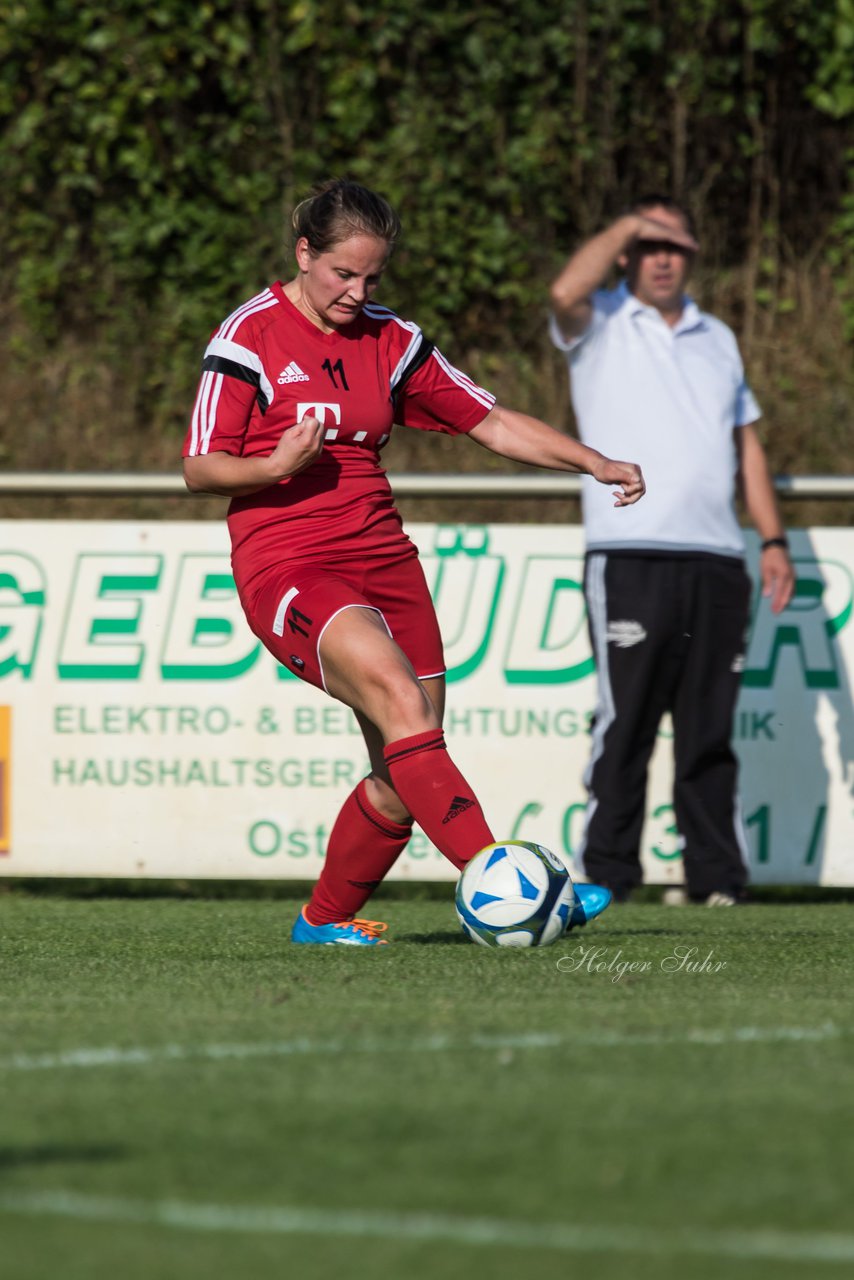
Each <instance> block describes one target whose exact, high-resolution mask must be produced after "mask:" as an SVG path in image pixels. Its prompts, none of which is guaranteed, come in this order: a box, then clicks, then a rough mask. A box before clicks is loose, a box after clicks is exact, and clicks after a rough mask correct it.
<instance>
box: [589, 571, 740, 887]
mask: <svg viewBox="0 0 854 1280" xmlns="http://www.w3.org/2000/svg"><path fill="white" fill-rule="evenodd" d="M584 590H585V598H586V600H587V614H588V625H589V628H590V638H591V643H592V645H593V652H594V655H595V658H596V666H597V675H598V702H597V707H596V715H595V719H594V726H593V742H592V751H591V758H590V763H589V765H588V769H587V773H586V776H585V782H586V784H587V789H588V807H587V817H586V828H585V836H584V842H583V847H582V849H581V851H580V852H581V857H582V860H583V865H584V869H585V871H586V872H587V874H588V875H589V877H590V878H591V879H592V880H594V881H597V882H599V883H604V884H606V885H609V886H610V887H611V888H612V889H614V890H615V891H616V892H617V893H618V894H619V893H620V892H621V891H624V890H628V889H630V888H632V887H633V886H634V885H636V884H639V883H640V881H641V866H640V840H641V831H642V827H643V820H644V807H645V799H646V784H647V768H648V765H649V759H650V756H651V754H652V749H653V747H654V745H655V738H656V733H657V730H658V726H659V722H660V720H661V717H662V715H663V714H664V712H665V711H669V712H671V714H672V718H673V754H674V790H673V804H674V810H675V816H676V824H677V827H678V829H679V834H680V837H681V840H682V844H683V857H684V864H685V878H686V884H687V888H688V891H689V893H690V894H691V895H692V896H697V897H706V896H707V895H708V894H710V893H713V892H716V891H721V892H725V893H732V894H737V893H738V891H739V890H740V889H741V888H742V887H743V886H744V884H745V883H746V881H747V871H746V867H745V861H744V849H745V846H744V835H743V830H742V826H741V819H740V816H739V810H738V803H737V800H738V797H737V775H738V764H737V761H736V758H735V755H734V753H733V750H732V747H731V736H732V721H733V712H734V710H735V703H736V699H737V697H738V689H739V678H740V675H739V673H740V671H741V668H742V665H743V659H744V650H745V635H746V629H747V621H748V615H749V605H750V580H749V578H748V577H747V574H746V572H745V570H744V567H743V565H742V564H741V562H740V561H738V560H731V559H727V558H724V557H720V558H717V557H713V556H706V557H699V556H698V557H690V556H643V555H632V554H618V553H613V552H609V553H604V552H591V553H590V554H589V555H588V557H587V562H586V567H585V579H584Z"/></svg>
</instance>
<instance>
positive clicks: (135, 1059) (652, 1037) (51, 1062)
mask: <svg viewBox="0 0 854 1280" xmlns="http://www.w3.org/2000/svg"><path fill="white" fill-rule="evenodd" d="M851 1034H852V1032H851V1030H850V1029H849V1028H846V1027H837V1026H835V1025H834V1024H833V1023H831V1022H828V1023H824V1024H823V1025H822V1026H818V1027H718V1028H715V1027H710V1028H702V1027H697V1028H694V1029H691V1028H688V1029H687V1030H685V1031H683V1032H666V1031H662V1032H656V1031H651V1032H644V1031H639V1032H620V1031H614V1032H608V1031H603V1032H593V1033H588V1034H585V1033H571V1032H551V1031H544V1032H529V1033H527V1034H523V1035H471V1036H451V1035H435V1036H413V1037H412V1039H408V1040H392V1039H382V1038H380V1039H377V1038H371V1039H358V1038H356V1037H353V1038H348V1039H330V1040H312V1039H309V1038H307V1037H302V1036H300V1037H297V1038H296V1039H294V1040H274V1041H271V1042H267V1043H265V1042H263V1041H262V1042H259V1043H255V1044H198V1045H180V1044H164V1045H154V1046H150V1047H145V1046H138V1047H130V1048H126V1049H122V1048H117V1047H115V1046H110V1045H107V1046H104V1047H102V1048H79V1049H66V1050H64V1051H62V1052H60V1053H15V1054H11V1055H10V1056H9V1057H6V1058H0V1073H5V1072H9V1071H24V1072H26V1071H55V1070H58V1069H61V1068H63V1067H81V1068H86V1067H135V1066H140V1067H147V1066H154V1065H157V1064H159V1063H164V1062H185V1061H188V1062H197V1061H199V1060H205V1059H207V1060H208V1061H212V1062H220V1061H227V1060H229V1059H238V1060H240V1059H245V1058H292V1057H307V1056H312V1055H315V1056H318V1057H338V1056H344V1055H346V1054H382V1055H384V1056H389V1055H391V1054H394V1053H421V1054H424V1053H464V1052H469V1051H472V1050H476V1051H478V1052H482V1051H484V1050H497V1051H499V1052H502V1051H503V1052H512V1051H513V1050H517V1049H518V1050H535V1049H561V1048H581V1049H584V1048H592V1049H623V1048H630V1047H631V1046H633V1045H649V1046H652V1047H658V1046H663V1047H667V1046H670V1045H692V1044H696V1045H702V1046H704V1047H709V1046H716V1045H737V1044H780V1043H787V1042H788V1043H821V1042H823V1041H827V1040H839V1039H841V1038H843V1037H844V1036H848V1035H851Z"/></svg>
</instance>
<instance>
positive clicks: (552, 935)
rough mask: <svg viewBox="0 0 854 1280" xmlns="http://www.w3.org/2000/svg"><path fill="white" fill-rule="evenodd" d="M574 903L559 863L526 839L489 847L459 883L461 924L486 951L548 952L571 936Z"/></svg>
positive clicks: (465, 870)
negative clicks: (535, 949)
mask: <svg viewBox="0 0 854 1280" xmlns="http://www.w3.org/2000/svg"><path fill="white" fill-rule="evenodd" d="M575 903H576V897H575V888H574V886H573V883H572V879H571V878H570V874H569V872H568V871H567V869H566V867H565V866H564V864H563V863H562V862H561V860H560V858H557V857H555V855H554V854H553V853H551V852H550V851H549V850H548V849H544V848H543V846H542V845H541V844H529V843H528V841H525V840H506V841H504V842H503V843H502V844H489V845H487V846H486V848H485V849H481V851H480V853H478V854H476V855H475V856H474V857H473V858H472V860H471V862H469V863H467V864H466V866H465V867H464V868H463V873H462V875H461V876H460V878H459V881H458V882H457V892H456V908H457V915H458V916H459V918H460V923H461V924H462V926H463V930H464V931H465V933H466V934H468V936H469V937H470V938H471V940H472V942H479V943H480V944H481V946H484V947H547V946H548V945H549V944H550V943H552V942H556V941H557V939H558V938H560V937H561V936H562V935H563V934H564V933H566V930H567V926H568V924H569V917H570V914H571V912H572V909H573V907H574V906H575Z"/></svg>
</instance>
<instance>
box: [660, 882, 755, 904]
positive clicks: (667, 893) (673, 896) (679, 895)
mask: <svg viewBox="0 0 854 1280" xmlns="http://www.w3.org/2000/svg"><path fill="white" fill-rule="evenodd" d="M661 901H662V903H663V904H664V906H665V907H687V906H690V904H691V898H689V897H688V891H687V889H683V888H682V886H681V885H676V886H674V887H673V888H671V889H665V890H664V893H663V894H662V895H661ZM694 902H698V900H697V899H696V898H695V899H694ZM698 905H699V906H703V907H734V906H736V905H737V900H736V899H735V898H734V897H733V896H732V894H730V893H710V894H709V896H708V898H704V899H703V901H702V902H701V903H698Z"/></svg>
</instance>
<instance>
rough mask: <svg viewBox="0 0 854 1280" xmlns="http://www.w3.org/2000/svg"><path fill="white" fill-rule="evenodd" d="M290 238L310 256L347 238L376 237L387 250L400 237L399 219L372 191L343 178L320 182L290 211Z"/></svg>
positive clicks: (387, 203) (384, 201)
mask: <svg viewBox="0 0 854 1280" xmlns="http://www.w3.org/2000/svg"><path fill="white" fill-rule="evenodd" d="M291 223H292V225H293V231H294V237H295V239H296V240H300V239H302V238H303V237H305V239H306V240H307V241H308V243H309V248H310V249H311V250H312V252H313V253H328V252H329V250H330V249H334V248H335V246H336V245H337V244H340V243H341V242H342V240H348V239H349V238H350V236H356V235H365V236H376V238H377V240H385V242H386V244H387V245H388V247H389V249H392V248H393V247H394V243H395V241H396V240H397V238H398V236H399V235H400V219H399V218H398V216H397V214H396V213H395V211H394V209H392V207H391V205H390V204H389V202H388V201H387V200H385V199H384V198H383V197H382V196H380V195H377V194H376V192H375V191H369V190H368V188H367V187H363V186H361V185H360V184H359V183H358V182H350V181H349V179H347V178H334V179H333V180H332V181H331V182H327V183H324V185H323V186H322V187H319V188H318V189H317V190H316V191H315V192H314V193H313V195H310V196H309V197H308V199H307V200H302V201H301V202H300V203H299V204H298V205H297V207H296V208H295V209H294V212H293V215H292V218H291Z"/></svg>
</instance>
